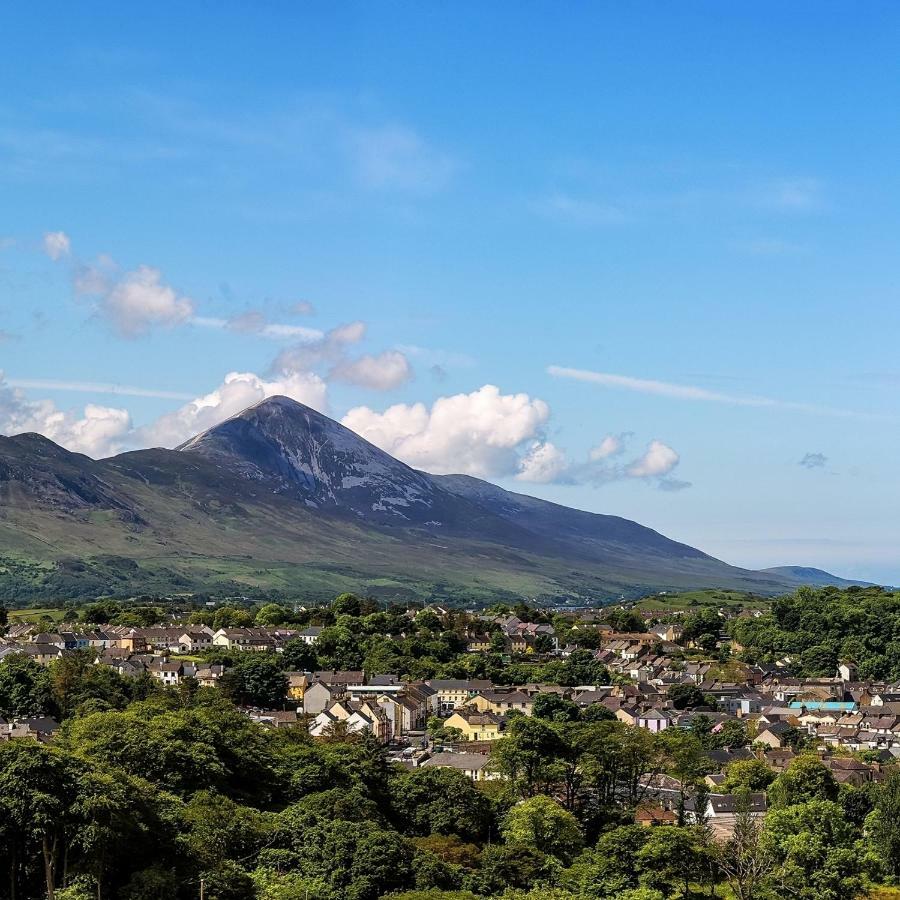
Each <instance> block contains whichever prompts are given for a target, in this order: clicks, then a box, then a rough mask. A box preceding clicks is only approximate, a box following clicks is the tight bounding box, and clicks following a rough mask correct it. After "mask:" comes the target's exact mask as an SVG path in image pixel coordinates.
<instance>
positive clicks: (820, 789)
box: [769, 756, 838, 807]
mask: <svg viewBox="0 0 900 900" xmlns="http://www.w3.org/2000/svg"><path fill="white" fill-rule="evenodd" d="M837 796H838V785H837V782H836V781H835V780H834V776H833V775H832V774H831V772H830V771H829V770H828V769H827V768H825V766H824V765H822V763H821V762H820V761H819V759H818V758H817V757H815V756H798V757H796V758H795V759H792V760H791V761H790V763H789V764H788V767H787V768H786V769H785V770H784V772H782V773H781V775H779V776H778V777H777V778H776V779H775V780H774V781H773V782H772V784H771V786H770V788H769V799H770V800H771V801H772V804H773V805H774V806H782V807H783V806H794V805H796V804H798V803H806V802H807V801H810V800H837Z"/></svg>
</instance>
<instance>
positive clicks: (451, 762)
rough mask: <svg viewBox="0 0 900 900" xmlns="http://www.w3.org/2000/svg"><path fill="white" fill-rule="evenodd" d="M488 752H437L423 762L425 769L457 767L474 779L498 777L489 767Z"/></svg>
mask: <svg viewBox="0 0 900 900" xmlns="http://www.w3.org/2000/svg"><path fill="white" fill-rule="evenodd" d="M490 759H491V758H490V756H488V754H487V753H435V754H434V756H432V757H431V758H429V759H426V760H425V761H424V762H423V763H422V766H421V767H422V768H423V769H456V771H457V772H462V773H463V775H465V776H466V777H467V778H471V779H472V781H487V780H488V779H491V778H496V777H498V776H497V775H495V774H494V773H493V772H491V770H490V769H489V768H488V763H489V762H490Z"/></svg>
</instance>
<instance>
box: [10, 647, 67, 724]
mask: <svg viewBox="0 0 900 900" xmlns="http://www.w3.org/2000/svg"><path fill="white" fill-rule="evenodd" d="M55 710H56V704H55V703H54V700H53V696H52V692H51V689H50V673H49V672H48V671H47V670H46V669H45V668H44V667H43V666H40V665H38V664H37V663H36V662H35V661H34V660H33V659H30V658H29V657H27V656H25V655H23V654H21V653H12V654H10V655H9V656H6V657H4V658H3V660H0V715H2V716H42V715H49V714H51V713H53V712H55Z"/></svg>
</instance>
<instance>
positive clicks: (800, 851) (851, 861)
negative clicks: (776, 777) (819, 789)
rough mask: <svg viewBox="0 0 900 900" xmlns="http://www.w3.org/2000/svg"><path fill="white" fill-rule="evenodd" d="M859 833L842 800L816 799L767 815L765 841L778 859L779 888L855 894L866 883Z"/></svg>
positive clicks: (809, 897)
mask: <svg viewBox="0 0 900 900" xmlns="http://www.w3.org/2000/svg"><path fill="white" fill-rule="evenodd" d="M855 837H856V834H855V832H854V829H853V828H852V826H851V825H850V823H849V822H847V820H846V819H845V818H844V816H843V813H842V811H841V808H840V806H838V804H836V803H833V802H831V801H830V800H819V799H816V800H810V801H808V802H805V803H797V804H795V805H793V806H787V807H783V808H780V809H773V810H771V811H770V812H769V814H768V815H767V816H766V822H765V826H764V827H763V832H762V837H761V845H762V848H763V850H764V851H765V852H766V853H768V854H770V855H771V857H772V859H773V860H774V868H773V871H772V874H771V875H770V877H769V881H771V882H772V884H773V886H774V888H775V890H776V892H780V893H781V895H784V894H787V895H789V896H793V897H798V898H801V900H813V898H820V900H852V898H854V897H856V896H858V894H859V891H860V889H861V887H862V857H861V854H860V853H859V852H858V850H857V848H856V847H855V846H854V844H855Z"/></svg>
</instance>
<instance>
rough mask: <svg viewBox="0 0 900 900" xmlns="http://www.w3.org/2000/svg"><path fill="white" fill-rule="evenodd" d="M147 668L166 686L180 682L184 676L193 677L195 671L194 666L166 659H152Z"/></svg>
mask: <svg viewBox="0 0 900 900" xmlns="http://www.w3.org/2000/svg"><path fill="white" fill-rule="evenodd" d="M147 668H148V671H149V672H150V674H151V675H152V676H153V677H154V678H155V679H157V681H161V682H162V683H163V684H164V685H165V686H166V687H171V686H173V685H176V684H181V682H182V680H183V679H184V678H188V677H193V676H194V675H195V674H196V671H197V670H196V668H195V667H194V666H191V665H188V664H186V663H181V662H177V661H173V662H170V661H169V660H166V659H160V660H154V661H153V662H152V663H150V665H149V666H148V667H147Z"/></svg>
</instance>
